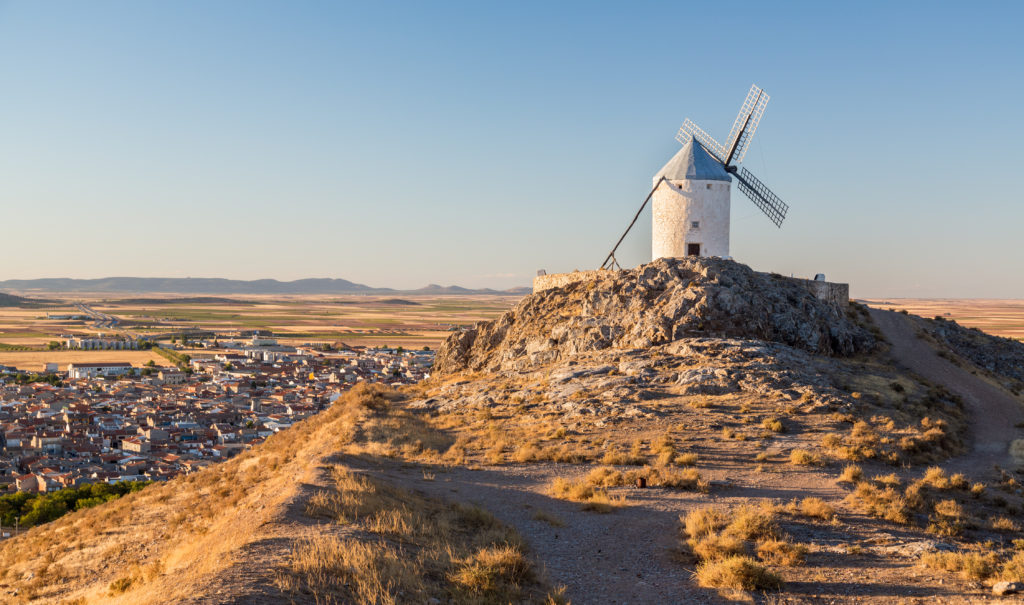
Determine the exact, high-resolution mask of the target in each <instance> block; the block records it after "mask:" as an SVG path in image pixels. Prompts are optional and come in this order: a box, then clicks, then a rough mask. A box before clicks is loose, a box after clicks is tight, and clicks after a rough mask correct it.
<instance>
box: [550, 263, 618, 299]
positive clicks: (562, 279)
mask: <svg viewBox="0 0 1024 605" xmlns="http://www.w3.org/2000/svg"><path fill="white" fill-rule="evenodd" d="M607 272H608V271H607V270H606V269H600V270H597V271H573V272H572V273H552V274H551V275H538V276H537V277H535V278H533V293H534V294H536V293H538V292H543V291H544V290H550V289H551V288H561V287H563V286H568V285H569V284H574V283H576V282H578V281H592V280H596V279H597V278H598V276H600V275H601V274H602V273H607Z"/></svg>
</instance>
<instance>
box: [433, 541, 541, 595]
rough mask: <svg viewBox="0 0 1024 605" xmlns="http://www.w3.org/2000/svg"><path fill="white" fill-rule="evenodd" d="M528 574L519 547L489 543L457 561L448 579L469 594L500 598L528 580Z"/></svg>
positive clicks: (515, 592)
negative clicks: (489, 544)
mask: <svg viewBox="0 0 1024 605" xmlns="http://www.w3.org/2000/svg"><path fill="white" fill-rule="evenodd" d="M532 574H533V570H532V566H531V565H530V562H529V561H528V560H527V559H526V557H525V556H524V555H523V553H522V552H521V551H520V550H519V549H517V548H515V547H512V546H508V545H505V546H490V547H486V548H481V549H480V550H478V551H477V552H475V553H474V554H473V555H471V556H469V557H467V558H465V559H463V560H462V561H459V563H458V567H457V568H456V570H455V571H454V572H453V573H452V574H451V580H452V582H454V583H455V584H456V585H457V586H459V587H461V588H462V589H464V590H465V591H467V592H469V593H470V594H473V595H487V596H488V597H491V598H492V599H493V600H496V601H497V600H500V601H503V600H504V599H505V597H506V595H508V596H515V595H517V594H518V592H519V587H520V586H521V585H522V584H523V582H525V581H527V580H530V579H531V578H532Z"/></svg>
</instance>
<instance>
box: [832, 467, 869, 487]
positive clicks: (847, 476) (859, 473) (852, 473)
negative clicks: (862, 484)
mask: <svg viewBox="0 0 1024 605" xmlns="http://www.w3.org/2000/svg"><path fill="white" fill-rule="evenodd" d="M863 478H864V471H863V470H861V468H860V467H859V466H857V465H856V464H847V465H846V466H845V467H844V468H843V472H842V474H840V475H839V478H838V479H836V481H837V482H839V483H857V482H858V481H860V480H861V479H863Z"/></svg>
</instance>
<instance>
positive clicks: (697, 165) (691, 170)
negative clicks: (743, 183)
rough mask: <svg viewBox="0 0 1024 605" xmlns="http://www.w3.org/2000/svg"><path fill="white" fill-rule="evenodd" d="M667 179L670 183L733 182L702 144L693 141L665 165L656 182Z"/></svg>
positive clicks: (656, 175) (655, 176) (723, 167)
mask: <svg viewBox="0 0 1024 605" xmlns="http://www.w3.org/2000/svg"><path fill="white" fill-rule="evenodd" d="M661 177H665V178H666V179H668V180H670V181H682V180H686V179H693V180H705V181H730V182H731V181H732V177H730V176H729V173H728V172H726V171H725V166H722V163H721V162H719V161H718V160H716V159H715V158H714V157H712V156H711V154H710V153H708V152H707V151H706V150H705V149H704V147H702V146H701V144H700V143H698V142H696V141H695V140H693V139H690V142H689V143H687V144H685V145H683V148H682V149H680V150H679V152H678V153H676V154H675V155H674V156H672V159H671V160H669V161H668V164H665V166H664V167H662V169H661V170H659V171H658V173H657V174H655V175H654V180H658V179H660V178H661Z"/></svg>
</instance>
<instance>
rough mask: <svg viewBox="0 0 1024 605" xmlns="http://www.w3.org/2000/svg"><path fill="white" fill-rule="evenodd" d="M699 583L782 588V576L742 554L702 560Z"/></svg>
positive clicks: (709, 586) (705, 584) (710, 585)
mask: <svg viewBox="0 0 1024 605" xmlns="http://www.w3.org/2000/svg"><path fill="white" fill-rule="evenodd" d="M697 583H698V584H700V585H701V586H704V587H707V588H733V589H736V590H778V589H780V588H782V578H780V577H779V576H778V575H776V574H774V573H772V572H770V571H768V570H767V569H766V568H765V567H764V566H763V565H761V564H759V563H757V562H756V561H754V560H753V559H751V558H750V557H746V556H740V555H732V556H729V557H725V558H724V559H709V560H706V561H701V562H700V563H699V564H698V565H697Z"/></svg>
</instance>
